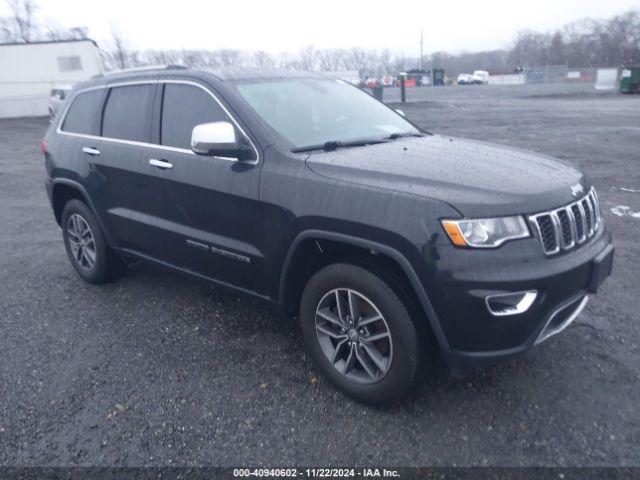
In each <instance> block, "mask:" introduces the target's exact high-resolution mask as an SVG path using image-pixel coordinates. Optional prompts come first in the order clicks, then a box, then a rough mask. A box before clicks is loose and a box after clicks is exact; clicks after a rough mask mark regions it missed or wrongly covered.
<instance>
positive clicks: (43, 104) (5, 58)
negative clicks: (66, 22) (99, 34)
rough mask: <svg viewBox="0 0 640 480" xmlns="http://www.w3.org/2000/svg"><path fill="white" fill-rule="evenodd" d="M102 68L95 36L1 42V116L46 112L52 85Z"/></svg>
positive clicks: (74, 80)
mask: <svg viewBox="0 0 640 480" xmlns="http://www.w3.org/2000/svg"><path fill="white" fill-rule="evenodd" d="M102 72H103V67H102V59H101V58H100V53H99V51H98V46H97V45H96V43H95V42H94V41H93V40H89V39H86V40H65V41H52V42H34V43H13V44H0V118H9V117H29V116H40V115H47V113H48V102H49V96H50V93H51V90H52V89H53V88H56V87H59V86H67V85H73V84H74V83H78V82H81V81H84V80H88V79H89V78H91V77H92V76H94V75H97V74H100V73H102Z"/></svg>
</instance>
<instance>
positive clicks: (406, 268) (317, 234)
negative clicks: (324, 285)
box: [278, 230, 449, 351]
mask: <svg viewBox="0 0 640 480" xmlns="http://www.w3.org/2000/svg"><path fill="white" fill-rule="evenodd" d="M327 241H328V242H332V243H333V244H338V245H342V246H344V247H346V249H347V252H348V251H353V249H354V248H355V249H359V251H360V252H363V251H365V252H369V253H370V256H369V258H370V257H382V258H386V259H388V260H385V261H389V262H392V263H393V265H395V267H397V270H398V272H400V273H401V274H402V275H403V276H404V278H405V279H406V282H407V283H408V286H409V288H410V289H411V293H412V294H414V295H415V298H416V299H417V302H418V305H417V306H418V307H419V309H420V310H421V311H420V312H418V313H421V314H424V315H425V316H426V317H427V321H428V324H429V326H430V327H431V330H432V332H433V335H434V337H435V340H436V341H437V343H438V346H439V347H440V349H441V350H442V351H445V350H448V348H449V345H448V342H447V340H446V337H445V335H444V332H443V331H442V327H441V326H440V321H439V319H438V316H437V314H436V312H435V310H434V308H433V305H432V303H431V301H430V300H429V296H428V294H427V292H426V291H425V289H424V287H423V286H422V282H421V281H420V279H419V277H418V275H417V273H416V271H415V269H414V268H413V266H412V265H411V263H410V262H409V260H408V259H407V258H406V257H405V256H404V255H403V254H402V253H401V252H399V251H398V250H397V249H395V248H393V247H390V246H388V245H385V244H382V243H379V242H375V241H372V240H368V239H365V238H361V237H355V236H351V235H346V234H343V233H337V232H330V231H324V230H306V231H303V232H301V233H299V234H298V235H297V236H296V237H295V238H294V240H293V241H292V242H291V245H290V246H289V249H288V251H287V254H286V256H285V259H284V262H283V265H282V269H281V274H280V281H279V286H278V301H279V303H280V304H281V305H283V306H284V307H285V308H286V309H289V308H290V307H292V306H293V305H295V302H296V299H297V298H299V295H300V294H301V292H302V289H303V288H304V283H306V282H304V281H300V280H304V279H308V278H309V277H310V275H312V274H313V273H315V271H317V270H318V269H319V268H320V267H322V266H324V265H325V264H328V263H334V262H335V261H342V262H347V263H349V260H350V258H349V256H345V257H343V258H340V257H331V256H330V257H329V258H331V259H332V261H330V262H324V263H322V262H320V263H314V262H313V261H312V262H311V263H308V262H302V261H301V259H300V258H299V257H300V256H301V255H304V253H305V252H308V249H309V248H317V249H318V250H319V251H320V252H322V249H323V245H326V242H327ZM350 249H351V250H350ZM322 253H324V252H322ZM364 258H365V257H362V256H361V257H359V260H363V259H364ZM374 262H376V260H372V264H373V263H374ZM355 263H356V264H357V263H359V262H357V261H356V262H355ZM376 264H377V265H379V266H384V265H385V264H384V261H383V262H382V263H376ZM393 265H391V264H387V266H389V267H391V268H392V269H393ZM365 266H366V264H365Z"/></svg>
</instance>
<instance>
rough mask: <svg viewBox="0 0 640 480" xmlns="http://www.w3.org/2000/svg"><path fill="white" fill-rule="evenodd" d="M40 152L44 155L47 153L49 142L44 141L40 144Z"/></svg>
mask: <svg viewBox="0 0 640 480" xmlns="http://www.w3.org/2000/svg"><path fill="white" fill-rule="evenodd" d="M40 151H41V152H42V154H43V155H44V154H45V153H47V141H46V140H44V139H43V140H42V141H41V142H40Z"/></svg>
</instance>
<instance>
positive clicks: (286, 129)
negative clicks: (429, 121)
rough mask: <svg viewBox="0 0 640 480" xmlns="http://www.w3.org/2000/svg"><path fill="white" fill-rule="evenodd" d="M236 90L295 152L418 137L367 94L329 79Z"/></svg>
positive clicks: (265, 83) (248, 85)
mask: <svg viewBox="0 0 640 480" xmlns="http://www.w3.org/2000/svg"><path fill="white" fill-rule="evenodd" d="M236 88H237V89H238V91H239V92H240V95H241V96H242V97H243V98H244V99H245V100H246V101H247V103H248V104H249V105H250V106H251V108H252V109H253V110H254V111H255V112H256V113H257V114H258V115H259V116H260V117H261V118H262V119H263V120H264V121H265V122H266V123H267V124H269V125H270V126H271V127H272V128H273V129H275V130H276V131H277V132H278V133H279V134H280V135H282V136H283V137H285V138H286V139H287V140H289V141H290V142H291V143H292V144H293V145H294V147H298V148H299V147H307V146H312V145H322V144H324V143H327V142H345V143H346V142H352V141H357V140H362V139H382V138H388V137H389V136H390V135H397V134H418V133H419V131H418V130H417V129H416V128H415V127H414V126H413V125H411V124H410V123H409V122H408V121H406V120H405V119H404V118H402V117H401V116H400V115H399V114H397V113H396V112H394V111H393V110H391V109H389V108H387V107H386V106H385V105H383V104H381V103H380V102H378V101H377V100H374V99H373V98H372V97H371V96H370V95H369V94H367V93H365V92H363V91H362V90H360V89H358V88H356V87H353V86H351V85H348V84H345V83H342V82H340V81H337V80H333V79H326V80H325V79H290V80H261V81H257V82H253V81H252V82H251V83H239V84H237V85H236Z"/></svg>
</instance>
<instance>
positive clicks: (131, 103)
mask: <svg viewBox="0 0 640 480" xmlns="http://www.w3.org/2000/svg"><path fill="white" fill-rule="evenodd" d="M154 87H155V85H151V84H149V85H147V84H145V85H127V86H123V87H114V88H112V89H111V90H110V91H109V96H108V97H107V103H106V105H105V107H104V114H103V117H102V136H103V137H107V138H117V139H119V140H132V141H136V142H145V143H150V142H151V106H152V99H153V92H154Z"/></svg>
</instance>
